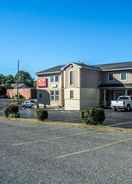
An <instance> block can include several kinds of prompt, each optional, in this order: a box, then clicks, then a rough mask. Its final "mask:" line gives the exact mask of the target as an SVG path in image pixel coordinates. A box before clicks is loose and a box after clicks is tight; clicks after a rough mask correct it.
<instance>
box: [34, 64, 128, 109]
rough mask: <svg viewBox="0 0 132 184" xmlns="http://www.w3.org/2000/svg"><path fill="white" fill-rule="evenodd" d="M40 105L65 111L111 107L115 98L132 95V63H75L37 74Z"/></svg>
mask: <svg viewBox="0 0 132 184" xmlns="http://www.w3.org/2000/svg"><path fill="white" fill-rule="evenodd" d="M37 76H38V80H37V91H38V93H37V98H38V101H39V103H42V104H47V105H49V106H51V107H64V109H65V110H80V109H83V108H87V107H89V106H99V105H104V106H109V105H110V101H111V99H115V98H117V97H118V96H120V95H132V62H125V63H114V64H103V65H87V64H84V63H71V64H67V65H61V66H55V67H52V68H49V69H47V70H44V71H40V72H38V73H37Z"/></svg>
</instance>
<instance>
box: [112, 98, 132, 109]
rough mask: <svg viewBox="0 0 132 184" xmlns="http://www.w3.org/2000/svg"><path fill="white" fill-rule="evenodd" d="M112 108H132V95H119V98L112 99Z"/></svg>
mask: <svg viewBox="0 0 132 184" xmlns="http://www.w3.org/2000/svg"><path fill="white" fill-rule="evenodd" d="M111 108H112V109H114V110H115V111H117V110H118V109H122V110H127V111H130V110H132V97H131V96H119V97H118V98H117V100H112V101H111Z"/></svg>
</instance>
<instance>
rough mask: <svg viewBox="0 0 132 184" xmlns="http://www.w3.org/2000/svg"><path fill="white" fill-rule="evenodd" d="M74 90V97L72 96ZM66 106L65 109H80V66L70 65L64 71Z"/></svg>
mask: <svg viewBox="0 0 132 184" xmlns="http://www.w3.org/2000/svg"><path fill="white" fill-rule="evenodd" d="M71 71H73V84H70V72H71ZM70 91H73V94H74V95H73V96H74V97H73V98H72V99H71V98H70ZM64 102H65V104H64V107H65V110H80V68H79V67H78V66H77V65H70V66H69V67H68V68H66V69H65V71H64Z"/></svg>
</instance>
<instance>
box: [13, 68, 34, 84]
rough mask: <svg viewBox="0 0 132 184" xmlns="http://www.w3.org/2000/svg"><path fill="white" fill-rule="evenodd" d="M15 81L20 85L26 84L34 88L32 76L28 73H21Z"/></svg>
mask: <svg viewBox="0 0 132 184" xmlns="http://www.w3.org/2000/svg"><path fill="white" fill-rule="evenodd" d="M15 80H16V81H18V82H19V83H24V84H25V85H27V86H28V87H33V79H32V77H31V75H30V74H29V73H28V72H26V71H23V70H21V71H19V72H18V73H17V74H16V76H15Z"/></svg>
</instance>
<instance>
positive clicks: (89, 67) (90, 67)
mask: <svg viewBox="0 0 132 184" xmlns="http://www.w3.org/2000/svg"><path fill="white" fill-rule="evenodd" d="M70 65H77V66H78V67H79V68H86V69H90V70H95V71H101V69H100V68H96V66H95V68H94V67H93V65H87V66H81V63H80V65H79V63H78V64H77V63H69V64H67V65H65V66H64V67H63V68H62V70H65V69H66V68H67V67H69V66H70ZM92 67H93V68H92Z"/></svg>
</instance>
